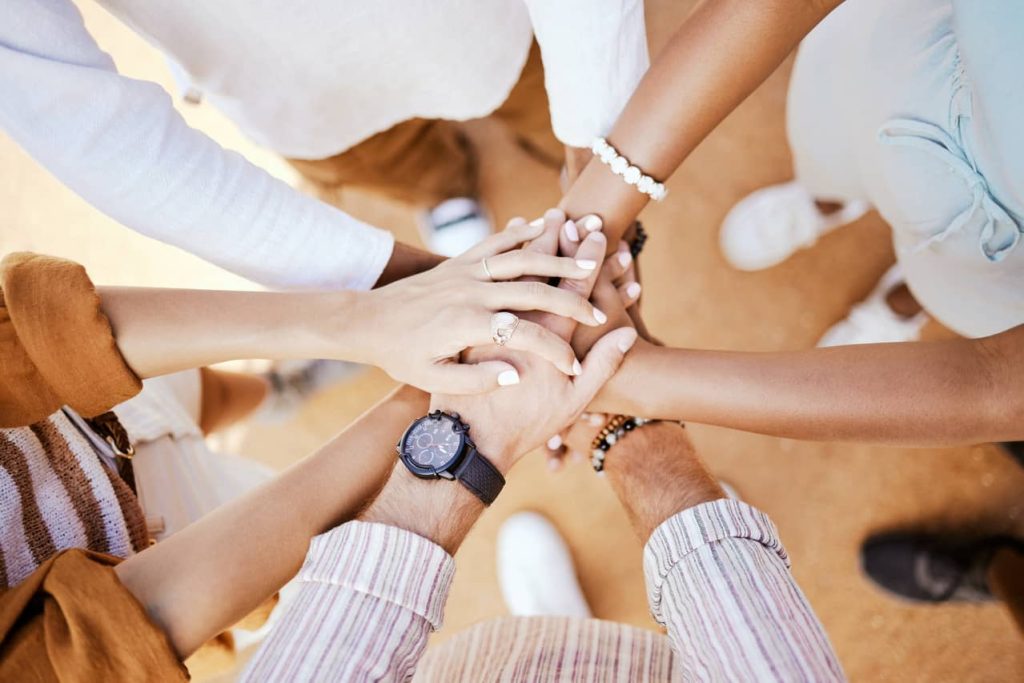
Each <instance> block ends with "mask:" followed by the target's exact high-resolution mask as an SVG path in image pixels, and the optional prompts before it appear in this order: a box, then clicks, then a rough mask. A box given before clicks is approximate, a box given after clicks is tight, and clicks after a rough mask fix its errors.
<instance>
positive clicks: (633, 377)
mask: <svg viewBox="0 0 1024 683" xmlns="http://www.w3.org/2000/svg"><path fill="white" fill-rule="evenodd" d="M1021 342H1024V328H1019V329H1017V330H1011V331H1010V332H1006V333H1003V334H1002V335H998V336H997V337H993V338H989V339H986V340H964V339H957V340H948V341H937V342H920V343H911V344H873V345H862V346H849V347H838V348H833V349H811V350H807V351H796V352H779V353H739V352H719V351H691V350H684V349H669V348H663V347H653V346H650V345H646V344H645V345H643V346H642V347H638V348H637V349H634V351H633V353H632V354H630V355H629V356H628V357H627V358H626V361H625V362H624V363H623V365H622V368H621V369H620V370H619V373H618V374H617V375H616V376H615V377H614V378H613V379H612V381H611V382H609V383H608V385H606V387H605V389H604V391H603V392H602V394H601V395H600V396H598V398H597V399H596V401H595V406H594V408H595V410H599V411H601V412H613V413H625V414H633V415H643V416H645V417H652V418H653V417H660V418H668V419H683V420H688V421H693V422H700V423H706V424H713V425H718V426H723V427H730V428H733V429H742V430H745V431H752V432H758V433H762V434H769V435H773V436H783V437H788V438H794V439H811V440H847V441H868V442H878V443H892V444H906V445H916V446H933V445H951V444H963V443H976V442H982V441H1000V440H1015V439H1020V438H1022V437H1024V432H1022V431H1021V424H1022V420H1021V415H1022V414H1024V406H1022V404H1024V398H1022V392H1021V391H1020V386H1021V383H1022V381H1024V370H1022V369H1021V368H1022V360H1024V359H1021V358H1020V356H1021V351H1020V349H1021V348H1022V347H1024V343H1021Z"/></svg>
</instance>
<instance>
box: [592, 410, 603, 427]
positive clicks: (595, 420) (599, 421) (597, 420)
mask: <svg viewBox="0 0 1024 683" xmlns="http://www.w3.org/2000/svg"><path fill="white" fill-rule="evenodd" d="M590 424H591V425H593V426H594V427H600V426H601V425H603V424H604V415H601V414H600V413H594V414H593V415H591V416H590Z"/></svg>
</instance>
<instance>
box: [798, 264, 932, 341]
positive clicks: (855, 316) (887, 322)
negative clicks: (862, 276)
mask: <svg viewBox="0 0 1024 683" xmlns="http://www.w3.org/2000/svg"><path fill="white" fill-rule="evenodd" d="M903 282H904V278H903V272H902V271H901V270H900V267H899V265H894V266H893V267H892V268H890V269H889V270H888V271H887V272H886V273H885V275H883V276H882V279H881V280H879V281H878V284H877V285H875V289H874V290H873V291H872V292H871V294H869V295H868V298H866V299H864V301H861V302H860V303H858V304H857V305H855V306H854V307H853V308H852V309H850V314H849V315H847V316H846V318H844V319H843V320H840V321H839V322H837V323H836V324H835V325H833V326H832V327H830V328H829V329H828V331H827V332H825V334H824V336H822V338H821V341H819V342H818V346H847V345H849V344H883V343H886V342H908V341H916V340H918V339H920V338H921V328H923V327H924V325H925V323H926V322H928V314H927V313H925V312H924V311H921V312H920V313H918V314H917V315H914V316H911V317H909V318H904V317H903V316H901V315H899V314H897V313H896V312H895V311H893V310H892V308H890V307H889V303H888V302H887V301H886V297H887V296H888V294H889V292H891V291H892V290H893V289H894V288H895V287H897V286H899V285H900V284H902V283H903Z"/></svg>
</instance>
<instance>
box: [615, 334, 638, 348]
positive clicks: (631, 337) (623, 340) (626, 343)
mask: <svg viewBox="0 0 1024 683" xmlns="http://www.w3.org/2000/svg"><path fill="white" fill-rule="evenodd" d="M630 332H631V333H632V334H626V333H623V334H622V337H620V338H619V339H618V341H616V342H615V345H616V346H617V347H619V351H622V352H623V353H625V352H626V351H629V350H630V349H631V348H633V344H634V343H636V330H634V329H630Z"/></svg>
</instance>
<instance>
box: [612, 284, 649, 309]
mask: <svg viewBox="0 0 1024 683" xmlns="http://www.w3.org/2000/svg"><path fill="white" fill-rule="evenodd" d="M642 289H643V288H642V287H641V286H640V283H639V282H627V283H626V284H624V285H620V286H619V288H618V292H619V299H620V300H621V301H622V305H623V306H625V307H626V308H629V307H630V306H632V305H633V304H635V303H636V302H637V301H639V300H640V292H641V291H642Z"/></svg>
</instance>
